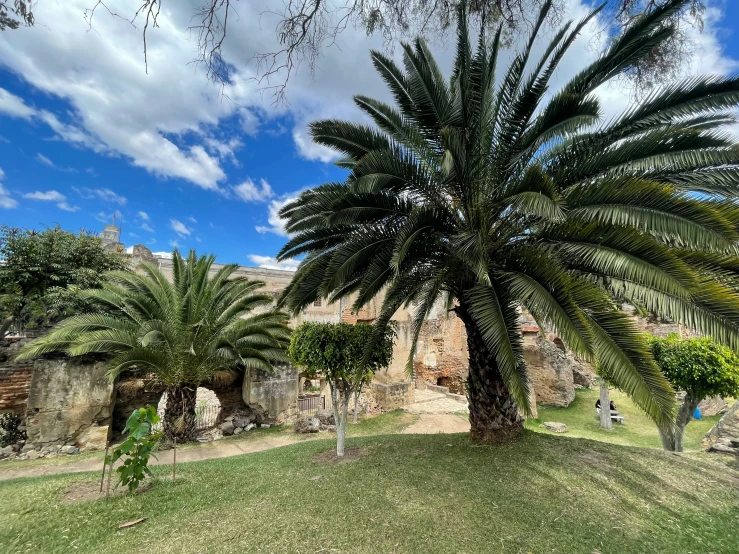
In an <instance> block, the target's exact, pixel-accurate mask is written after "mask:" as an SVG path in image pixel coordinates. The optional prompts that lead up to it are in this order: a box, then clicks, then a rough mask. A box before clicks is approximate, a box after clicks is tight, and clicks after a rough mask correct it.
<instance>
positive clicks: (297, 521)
mask: <svg viewBox="0 0 739 554" xmlns="http://www.w3.org/2000/svg"><path fill="white" fill-rule="evenodd" d="M333 446H334V442H333V441H331V440H317V441H308V442H301V443H299V444H294V445H291V446H287V447H284V448H278V449H274V450H271V451H266V452H261V453H258V454H249V455H245V456H236V457H233V458H226V459H220V460H211V461H205V462H195V463H190V464H181V465H180V466H179V467H178V481H177V482H176V483H175V484H172V483H171V482H169V481H166V480H160V481H158V482H156V483H155V485H154V487H153V488H152V489H151V490H149V491H148V492H146V493H144V494H141V495H137V496H134V497H119V498H112V499H110V500H107V501H106V500H98V501H88V502H83V503H76V504H69V503H64V502H63V501H62V499H63V496H64V493H65V491H66V490H68V489H69V487H71V486H75V484H76V483H79V482H80V481H87V482H90V483H92V482H94V481H95V480H96V477H97V475H96V474H77V475H67V476H50V477H37V478H32V479H18V480H14V481H7V482H0V498H2V502H0V522H2V523H0V545H2V547H1V548H0V550H2V552H45V553H46V552H49V553H50V552H79V553H84V552H94V553H96V554H98V553H102V552H105V553H106V554H108V553H110V554H113V553H117V552H121V553H124V552H147V553H148V552H157V553H168V552H172V553H180V552H203V553H206V552H214V553H215V552H218V553H221V552H225V553H228V552H234V553H236V552H249V553H261V552H265V553H266V552H270V553H283V552H284V553H297V552H299V553H308V552H310V553H314V552H340V553H343V552H346V553H370V552H377V553H391V552H393V553H416V552H417V553H449V552H459V553H467V554H472V553H482V552H486V553H487V552H490V553H493V552H495V553H498V552H500V553H528V552H530V553H535V554H538V553H544V552H546V553H553V552H560V553H567V554H571V553H572V554H576V553H583V554H591V553H593V552H596V551H597V552H603V553H606V552H607V553H609V554H612V553H629V552H634V553H646V552H649V553H659V552H664V553H670V554H675V553H688V552H694V553H701V554H704V553H711V552H712V553H716V554H730V553H736V552H737V544H739V468H737V467H736V466H734V467H733V468H730V467H728V465H727V463H728V462H727V461H726V459H725V458H722V457H719V456H713V455H708V454H683V455H674V454H669V453H664V452H661V451H657V450H649V449H637V448H630V447H623V446H615V445H610V444H606V443H602V442H596V441H589V440H583V439H573V438H567V437H554V436H548V435H545V434H541V433H531V432H527V433H525V435H524V436H523V437H522V438H521V439H519V440H517V441H515V442H514V443H512V444H509V445H507V446H503V447H477V446H473V445H472V444H470V442H469V439H468V437H467V435H392V436H391V435H387V436H372V437H356V438H352V439H349V441H348V446H350V447H361V448H363V449H364V451H365V454H366V455H365V457H363V458H362V459H360V460H355V461H352V462H348V463H343V464H338V465H337V464H326V463H319V462H316V461H314V460H313V459H312V458H313V456H314V455H316V454H318V453H320V452H323V451H326V450H330V449H332V447H333ZM168 473H169V468H155V474H157V475H165V474H168ZM319 476H320V477H319ZM316 478H317V479H316ZM139 517H147V518H148V520H147V521H145V522H144V523H141V524H140V525H137V526H136V527H133V528H130V529H123V530H119V529H118V525H119V524H120V523H123V522H126V521H130V520H133V519H136V518H139Z"/></svg>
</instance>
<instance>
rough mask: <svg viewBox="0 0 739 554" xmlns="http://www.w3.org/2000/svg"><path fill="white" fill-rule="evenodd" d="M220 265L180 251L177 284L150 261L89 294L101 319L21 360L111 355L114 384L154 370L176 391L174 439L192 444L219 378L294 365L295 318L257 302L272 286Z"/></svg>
mask: <svg viewBox="0 0 739 554" xmlns="http://www.w3.org/2000/svg"><path fill="white" fill-rule="evenodd" d="M214 260H215V258H214V256H208V257H206V256H202V257H200V258H198V257H197V256H196V254H195V252H194V251H191V252H190V255H189V256H188V258H187V259H184V258H183V257H182V256H181V255H180V253H179V252H177V251H176V250H175V252H174V259H173V262H174V263H173V280H172V282H169V281H168V280H167V278H166V276H165V275H164V274H163V273H162V272H161V271H160V270H159V269H158V268H157V266H156V265H154V264H151V263H148V262H144V263H142V264H141V266H140V267H141V269H142V270H143V275H137V274H134V273H129V272H123V271H114V272H110V273H108V274H106V276H105V280H104V284H103V288H102V289H98V290H88V291H84V293H83V296H84V297H85V298H87V299H89V300H91V301H92V302H94V304H95V306H96V307H97V308H98V311H96V312H95V313H91V314H81V315H76V316H72V317H69V318H67V319H65V320H63V321H62V322H60V323H59V324H58V325H57V326H56V327H54V329H53V330H52V331H51V333H49V334H48V335H46V336H44V337H42V338H39V339H37V340H35V341H33V342H31V343H30V344H28V345H27V346H26V347H25V348H23V349H22V350H21V351H20V354H19V357H20V358H32V357H37V356H40V355H42V354H46V353H49V352H58V351H61V352H65V353H67V354H68V355H70V356H81V355H85V354H90V353H103V354H108V355H110V356H111V359H110V361H109V370H108V374H109V376H110V377H111V378H112V379H115V378H116V377H117V376H118V375H120V373H121V372H122V371H124V370H126V369H129V368H132V367H136V368H140V369H143V370H147V371H151V372H152V373H154V374H155V375H156V378H157V379H158V380H159V381H160V382H161V383H162V384H164V385H165V386H166V387H167V402H166V408H165V416H164V431H165V435H166V436H168V437H169V438H174V437H177V439H178V440H179V441H183V440H187V439H190V438H192V436H193V433H194V430H195V429H194V428H195V392H196V389H197V387H198V385H200V384H201V383H204V382H207V381H209V380H211V379H212V378H213V376H214V375H215V373H216V372H219V371H233V372H235V371H242V370H245V369H249V368H256V369H262V370H270V369H272V363H273V362H275V361H287V355H286V347H287V345H288V342H289V340H288V339H289V330H288V328H287V327H286V325H285V323H284V322H285V320H286V319H287V316H286V315H285V314H283V313H280V312H276V311H273V310H272V309H270V307H271V303H272V301H273V299H272V297H270V296H266V295H260V294H256V292H257V291H258V289H259V288H260V287H262V286H263V285H264V283H262V282H260V281H251V280H249V279H247V278H245V277H240V276H234V272H235V271H236V270H237V269H238V266H236V265H226V266H223V267H222V268H221V269H219V270H218V271H216V272H215V273H214V274H213V275H210V272H211V268H212V265H213V262H214Z"/></svg>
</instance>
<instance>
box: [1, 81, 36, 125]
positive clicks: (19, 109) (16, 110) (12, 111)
mask: <svg viewBox="0 0 739 554" xmlns="http://www.w3.org/2000/svg"><path fill="white" fill-rule="evenodd" d="M0 113H3V114H5V115H9V116H10V117H19V118H21V119H31V117H33V116H34V115H35V113H36V110H34V109H33V108H31V107H29V106H27V105H26V103H25V102H24V101H23V98H21V97H20V96H16V95H15V94H11V93H10V92H8V91H7V90H5V89H4V88H0Z"/></svg>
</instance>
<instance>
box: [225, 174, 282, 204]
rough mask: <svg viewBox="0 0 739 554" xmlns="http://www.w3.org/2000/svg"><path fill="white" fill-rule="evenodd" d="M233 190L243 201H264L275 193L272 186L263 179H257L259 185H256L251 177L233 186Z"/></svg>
mask: <svg viewBox="0 0 739 554" xmlns="http://www.w3.org/2000/svg"><path fill="white" fill-rule="evenodd" d="M233 191H234V193H235V194H236V196H237V197H238V198H240V199H241V200H243V201H244V202H266V201H267V200H269V199H270V198H272V197H273V196H274V195H275V193H274V191H273V190H272V187H271V186H270V185H269V183H268V182H267V181H265V180H264V179H260V180H259V185H256V184H255V183H254V181H252V180H251V179H247V180H246V181H244V182H243V183H241V184H240V185H236V186H235V187H233Z"/></svg>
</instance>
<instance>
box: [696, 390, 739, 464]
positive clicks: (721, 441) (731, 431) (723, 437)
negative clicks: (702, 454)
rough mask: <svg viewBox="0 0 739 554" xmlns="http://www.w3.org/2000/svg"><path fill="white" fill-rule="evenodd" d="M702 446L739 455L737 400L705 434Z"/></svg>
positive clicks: (738, 406)
mask: <svg viewBox="0 0 739 554" xmlns="http://www.w3.org/2000/svg"><path fill="white" fill-rule="evenodd" d="M702 446H703V449H704V450H707V451H708V452H720V453H723V454H734V455H736V456H739V401H736V402H735V403H734V405H733V406H732V407H731V408H730V409H729V410H728V411H727V412H726V413H725V414H724V416H723V417H722V418H721V419H720V420H719V421H718V423H716V425H714V426H713V428H712V429H711V430H710V431H709V432H708V433H707V434H706V436H705V437H704V438H703V444H702Z"/></svg>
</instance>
